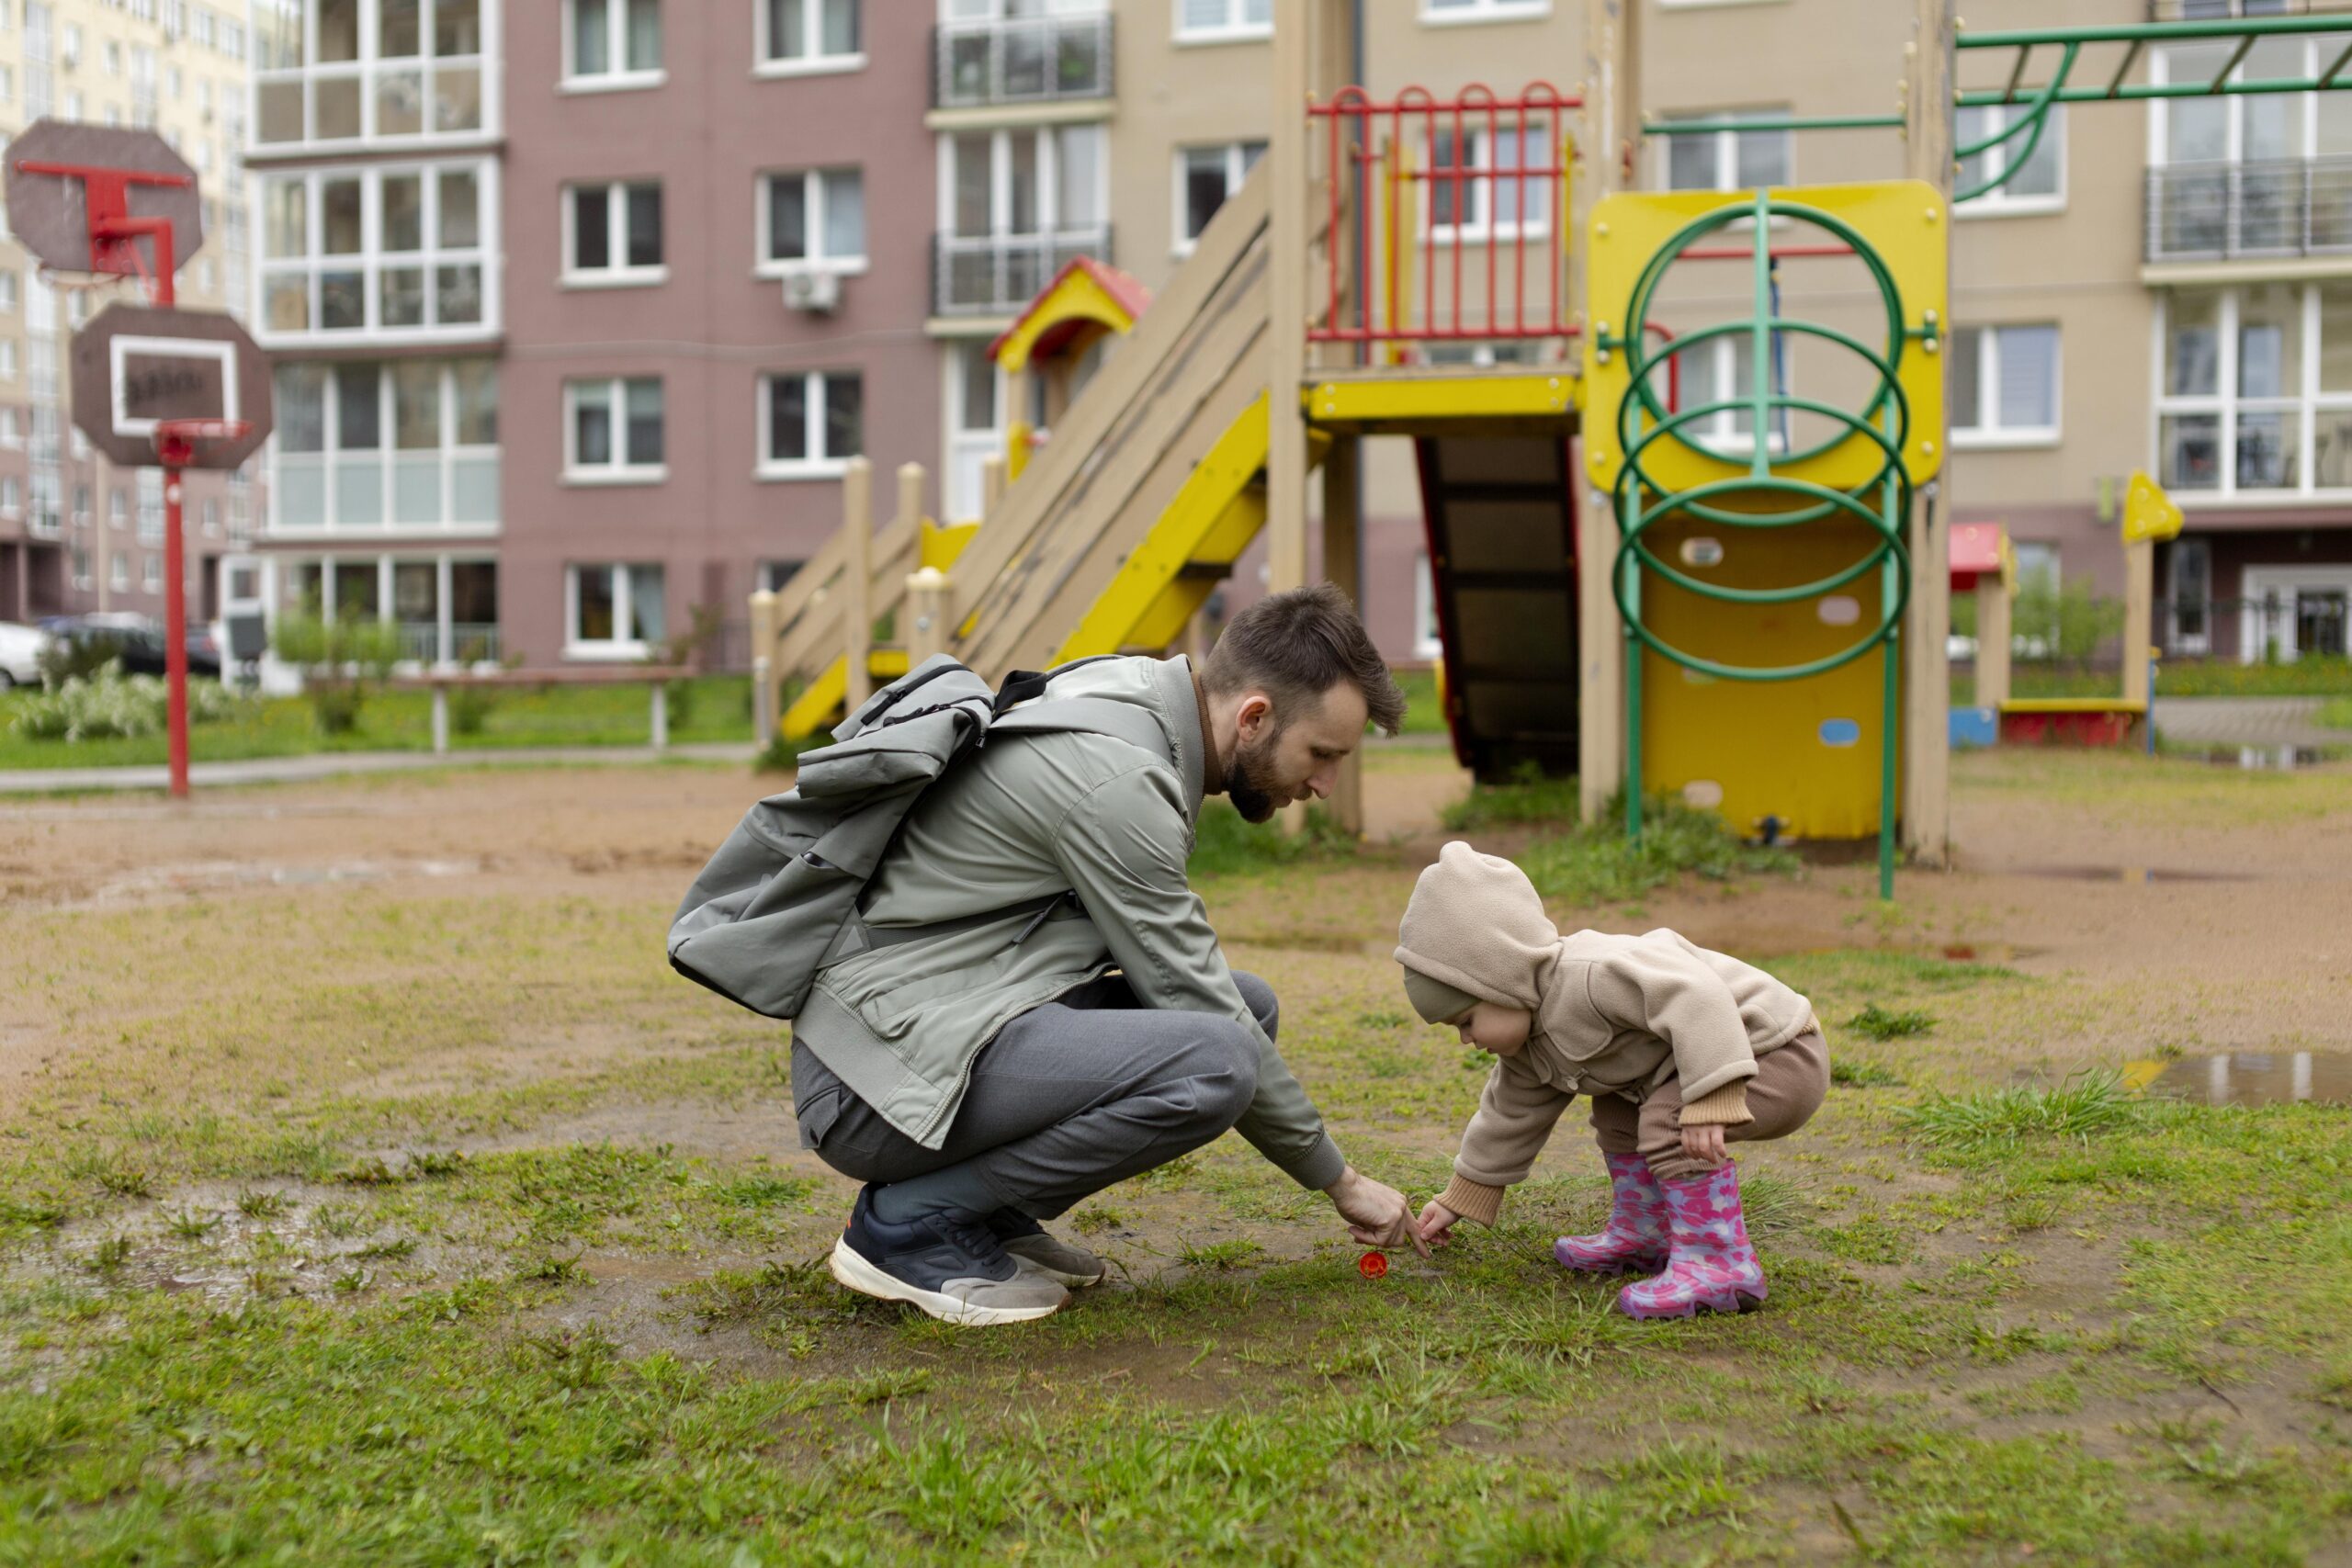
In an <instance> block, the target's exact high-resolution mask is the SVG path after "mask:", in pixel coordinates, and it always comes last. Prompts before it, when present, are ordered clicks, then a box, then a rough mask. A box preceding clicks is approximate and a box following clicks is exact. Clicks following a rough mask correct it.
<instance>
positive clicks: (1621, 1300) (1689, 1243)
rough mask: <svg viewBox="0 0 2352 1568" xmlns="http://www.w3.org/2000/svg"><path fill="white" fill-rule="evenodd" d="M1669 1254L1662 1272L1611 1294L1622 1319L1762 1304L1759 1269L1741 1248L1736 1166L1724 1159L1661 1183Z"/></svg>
mask: <svg viewBox="0 0 2352 1568" xmlns="http://www.w3.org/2000/svg"><path fill="white" fill-rule="evenodd" d="M1658 1185H1659V1187H1661V1188H1662V1189H1664V1190H1665V1192H1666V1218H1667V1225H1668V1229H1669V1231H1670V1232H1671V1234H1672V1237H1673V1256H1672V1257H1671V1258H1669V1259H1668V1262H1667V1266H1666V1272H1665V1273H1663V1274H1660V1275H1659V1276H1658V1277H1657V1279H1655V1280H1642V1281H1640V1282H1639V1283H1638V1284H1632V1285H1628V1286H1626V1287H1625V1288H1624V1289H1623V1290H1622V1291H1620V1292H1617V1307H1618V1310H1619V1311H1621V1312H1623V1313H1624V1314H1625V1315H1626V1316H1628V1317H1691V1316H1693V1315H1695V1314H1697V1312H1698V1311H1699V1309H1700V1308H1701V1307H1705V1308H1706V1309H1707V1310H1708V1311H1710V1312H1746V1311H1747V1309H1748V1308H1750V1307H1753V1306H1757V1305H1759V1304H1761V1303H1762V1302H1763V1300H1764V1269H1763V1267H1762V1265H1760V1264H1758V1262H1757V1261H1756V1249H1755V1248H1754V1247H1750V1246H1749V1245H1748V1244H1747V1220H1746V1219H1745V1218H1744V1217H1743V1216H1742V1215H1741V1213H1740V1208H1739V1167H1738V1166H1737V1164H1736V1163H1735V1162H1734V1161H1731V1160H1725V1161H1724V1163H1723V1164H1721V1165H1719V1166H1717V1167H1716V1168H1714V1169H1713V1170H1702V1171H1701V1172H1700V1173H1699V1174H1698V1175H1696V1176H1686V1177H1681V1178H1679V1179H1676V1180H1673V1181H1661V1182H1659V1183H1658Z"/></svg>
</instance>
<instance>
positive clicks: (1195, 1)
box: [1176, 0, 1274, 41]
mask: <svg viewBox="0 0 2352 1568" xmlns="http://www.w3.org/2000/svg"><path fill="white" fill-rule="evenodd" d="M1273 30H1274V0H1176V37H1177V38H1178V39H1181V40H1184V41H1194V40H1199V39H1242V38H1266V37H1268V36H1270V35H1271V34H1272V32H1273Z"/></svg>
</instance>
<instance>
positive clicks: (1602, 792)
mask: <svg viewBox="0 0 2352 1568" xmlns="http://www.w3.org/2000/svg"><path fill="white" fill-rule="evenodd" d="M1641 68H1642V57H1641V9H1640V5H1639V0H1585V8H1584V131H1583V141H1582V145H1581V146H1580V147H1579V148H1578V149H1577V168H1576V174H1575V177H1574V178H1573V179H1572V180H1571V181H1570V182H1569V200H1570V203H1571V207H1572V211H1571V214H1570V221H1569V228H1568V299H1569V300H1570V302H1571V306H1570V308H1571V309H1573V310H1575V311H1576V312H1577V318H1578V319H1579V320H1582V321H1585V322H1586V326H1587V329H1588V330H1587V331H1586V333H1585V352H1586V354H1587V355H1588V356H1589V355H1590V354H1591V352H1592V338H1593V335H1594V334H1593V333H1592V332H1591V331H1590V330H1589V329H1590V325H1591V322H1590V320H1589V318H1590V315H1591V310H1592V306H1591V300H1590V293H1591V286H1590V281H1589V279H1590V271H1589V265H1588V264H1589V257H1588V256H1587V254H1586V248H1587V246H1588V245H1589V244H1590V243H1591V239H1590V234H1591V214H1592V209H1593V207H1594V206H1595V205H1596V204H1597V203H1599V202H1600V199H1601V198H1602V197H1607V196H1611V195H1613V194H1614V193H1615V192H1617V191H1619V190H1623V189H1626V188H1628V187H1630V186H1633V185H1634V184H1636V183H1638V182H1636V181H1634V179H1633V178H1631V177H1630V176H1631V174H1632V164H1633V161H1634V156H1635V154H1636V152H1637V151H1638V148H1639V146H1640V141H1641ZM1570 482H1571V483H1576V484H1581V483H1583V482H1584V480H1583V476H1582V472H1581V469H1579V471H1578V473H1577V475H1576V476H1575V477H1574V478H1573V479H1571V480H1570ZM1617 543H1618V540H1617V518H1616V514H1615V513H1614V511H1613V509H1612V508H1611V502H1610V499H1609V492H1608V491H1604V490H1601V489H1600V488H1599V487H1598V486H1596V487H1594V488H1592V489H1590V490H1589V491H1586V492H1585V504H1584V505H1582V506H1580V507H1578V508H1577V808H1578V810H1579V811H1580V812H1581V814H1582V816H1583V818H1584V819H1585V820H1586V821H1588V822H1591V821H1595V820H1597V819H1599V818H1600V814H1601V811H1602V809H1603V808H1604V807H1607V805H1608V804H1609V797H1610V796H1611V795H1614V794H1615V793H1616V792H1617V787H1618V785H1619V784H1622V783H1623V782H1624V779H1623V774H1624V771H1625V660H1627V659H1629V658H1637V657H1639V650H1638V649H1628V648H1627V646H1626V643H1625V624H1624V620H1623V617H1622V616H1620V615H1618V614H1617V601H1616V598H1615V596H1614V595H1613V594H1612V593H1611V592H1610V588H1611V572H1612V571H1613V570H1615V562H1616V558H1617Z"/></svg>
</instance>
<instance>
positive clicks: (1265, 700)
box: [1233, 692, 1274, 740]
mask: <svg viewBox="0 0 2352 1568" xmlns="http://www.w3.org/2000/svg"><path fill="white" fill-rule="evenodd" d="M1273 716H1274V699H1273V698H1272V697H1270V696H1268V695H1266V694H1265V693H1263V692H1251V693H1250V694H1249V695H1248V696H1245V697H1243V698H1242V699H1241V705H1240V706H1239V707H1238V708H1235V709H1234V710H1233V722H1234V725H1235V728H1237V730H1238V732H1239V734H1240V737H1241V739H1244V740H1255V739H1258V733H1259V731H1260V730H1261V729H1263V728H1265V727H1266V726H1267V725H1269V724H1271V723H1272V722H1273Z"/></svg>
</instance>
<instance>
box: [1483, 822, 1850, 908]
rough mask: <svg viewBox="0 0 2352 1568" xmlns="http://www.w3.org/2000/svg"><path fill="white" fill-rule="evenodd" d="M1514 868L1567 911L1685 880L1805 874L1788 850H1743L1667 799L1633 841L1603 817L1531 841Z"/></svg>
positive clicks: (1719, 827) (1724, 832) (1717, 827)
mask: <svg viewBox="0 0 2352 1568" xmlns="http://www.w3.org/2000/svg"><path fill="white" fill-rule="evenodd" d="M1519 863H1520V867H1521V869H1522V870H1524V871H1525V872H1526V873H1527V875H1528V879H1529V880H1530V881H1532V882H1533V883H1534V884H1535V887H1536V891H1538V892H1539V893H1542V894H1543V895H1544V897H1546V898H1554V899H1559V900H1562V901H1564V902H1566V903H1570V904H1607V903H1625V902H1629V901H1631V900H1633V899H1636V898H1639V897H1642V896H1643V895H1644V894H1646V893H1649V892H1652V891H1655V890H1656V889H1657V888H1660V887H1664V886H1668V885H1669V884H1671V883H1675V882H1679V881H1680V880H1681V879H1682V878H1684V877H1688V876H1695V877H1698V878H1700V879H1701V880H1702V881H1707V882H1731V881H1736V880H1739V879H1742V878H1746V877H1753V876H1788V875H1793V874H1796V873H1797V872H1798V871H1800V870H1802V869H1803V863H1802V862H1801V861H1799V860H1798V859H1797V857H1796V856H1795V855H1794V854H1792V853H1791V852H1788V851H1787V850H1780V849H1763V848H1759V847H1757V846H1754V845H1748V844H1743V843H1741V842H1740V840H1739V839H1738V838H1737V837H1736V835H1734V834H1733V832H1732V831H1731V829H1728V828H1725V827H1724V824H1723V819H1722V818H1719V817H1717V816H1715V815H1714V814H1713V812H1708V811H1694V810H1692V809H1691V807H1687V806H1684V805H1682V804H1681V803H1680V802H1679V801H1674V800H1667V799H1659V800H1654V801H1652V802H1651V803H1650V805H1649V807H1648V808H1647V810H1645V812H1644V814H1643V818H1642V836H1641V837H1640V838H1639V839H1629V838H1627V837H1626V836H1625V831H1624V828H1623V821H1622V818H1616V817H1613V816H1607V815H1604V816H1603V817H1602V818H1601V819H1600V821H1598V822H1595V823H1593V824H1591V825H1590V826H1589V827H1577V828H1573V829H1569V830H1568V831H1566V832H1565V833H1556V834H1552V835H1549V836H1546V837H1544V838H1540V839H1538V840H1535V841H1534V842H1533V843H1532V844H1530V845H1528V847H1527V848H1526V849H1525V850H1523V851H1522V852H1521V853H1520V855H1519Z"/></svg>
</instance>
